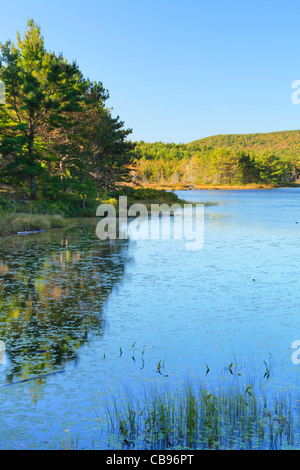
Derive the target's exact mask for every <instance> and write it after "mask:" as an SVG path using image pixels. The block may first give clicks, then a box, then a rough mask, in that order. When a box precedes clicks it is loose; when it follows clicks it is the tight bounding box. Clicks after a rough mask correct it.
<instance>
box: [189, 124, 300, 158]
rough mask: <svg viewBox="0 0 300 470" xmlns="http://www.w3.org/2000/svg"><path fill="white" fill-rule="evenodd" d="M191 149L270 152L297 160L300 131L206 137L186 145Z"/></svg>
mask: <svg viewBox="0 0 300 470" xmlns="http://www.w3.org/2000/svg"><path fill="white" fill-rule="evenodd" d="M188 146H189V147H190V148H192V149H199V148H226V149H234V150H244V151H254V152H257V153H262V152H270V153H272V154H273V155H276V156H278V157H280V158H282V159H287V160H288V159H293V158H295V159H297V158H299V155H300V130H295V131H281V132H268V133H261V134H228V135H216V136H212V137H206V138H204V139H201V140H196V141H194V142H191V143H190V144H189V145H188Z"/></svg>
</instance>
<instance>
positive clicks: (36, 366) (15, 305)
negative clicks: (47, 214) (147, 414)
mask: <svg viewBox="0 0 300 470" xmlns="http://www.w3.org/2000/svg"><path fill="white" fill-rule="evenodd" d="M94 232H95V230H94V228H93V229H91V227H89V228H78V229H75V230H72V232H70V231H67V232H56V233H52V234H43V235H39V236H34V237H26V238H22V239H20V238H17V237H13V238H11V239H6V240H5V241H2V242H1V244H0V339H1V340H3V341H5V343H6V354H7V356H8V360H9V363H10V367H9V368H8V374H7V377H6V378H7V381H8V382H13V381H15V380H23V379H24V380H25V379H27V378H28V377H29V376H32V375H36V374H43V373H45V372H47V373H48V372H51V371H55V370H58V369H59V370H60V369H61V368H62V367H63V366H64V364H66V362H68V361H76V360H77V359H78V349H79V348H80V346H82V345H83V344H84V343H86V342H87V341H88V340H89V338H90V337H91V335H103V331H104V319H103V315H102V312H103V303H104V302H105V300H106V299H107V298H108V296H109V294H110V293H111V291H112V289H113V288H114V286H115V285H116V284H118V283H119V282H120V281H121V280H122V277H123V275H124V270H125V265H126V263H128V262H129V255H128V242H127V241H123V242H122V241H115V242H113V243H112V242H103V241H102V242H101V241H99V240H98V239H97V238H96V236H95V233H94Z"/></svg>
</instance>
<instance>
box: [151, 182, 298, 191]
mask: <svg viewBox="0 0 300 470" xmlns="http://www.w3.org/2000/svg"><path fill="white" fill-rule="evenodd" d="M143 187H144V188H150V189H157V190H165V191H183V190H184V191H195V190H201V189H204V190H218V189H219V190H228V191H238V190H254V189H280V188H300V184H297V183H292V184H286V185H274V184H262V183H261V184H258V183H251V184H244V185H230V184H161V185H159V184H145V185H144V186H143Z"/></svg>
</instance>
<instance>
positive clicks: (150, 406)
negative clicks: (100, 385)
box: [106, 385, 300, 450]
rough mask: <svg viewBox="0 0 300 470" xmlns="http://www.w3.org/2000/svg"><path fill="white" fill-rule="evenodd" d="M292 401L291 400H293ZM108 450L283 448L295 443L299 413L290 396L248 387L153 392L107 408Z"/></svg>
mask: <svg viewBox="0 0 300 470" xmlns="http://www.w3.org/2000/svg"><path fill="white" fill-rule="evenodd" d="M293 403H294V402H293ZM106 419H107V429H108V436H109V438H108V441H109V443H108V445H109V447H110V448H116V449H118V448H123V449H133V448H135V449H144V450H166V449H270V450H271V449H284V448H290V447H293V448H294V447H295V446H296V447H297V446H299V445H300V437H299V436H300V432H299V431H300V419H299V409H298V407H297V406H296V404H295V403H294V404H292V400H291V399H290V397H286V396H284V397H281V398H280V397H277V396H274V397H273V399H270V398H269V399H267V398H266V397H265V396H261V397H257V396H255V394H254V392H253V391H252V387H251V386H249V387H247V388H246V389H245V390H241V389H239V388H233V389H227V390H226V391H225V390H222V389H220V390H218V391H216V392H211V391H208V390H207V389H206V388H205V387H203V386H201V385H199V386H191V385H187V386H186V387H185V388H184V389H183V390H181V391H177V392H176V393H174V391H170V390H167V389H165V390H164V391H158V390H157V389H152V390H150V391H148V392H147V393H146V394H145V397H144V398H143V399H136V400H135V399H134V398H132V397H131V398H128V400H127V402H126V403H125V404H120V402H119V401H116V400H114V402H113V405H110V406H109V405H107V413H106Z"/></svg>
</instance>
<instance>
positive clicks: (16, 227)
mask: <svg viewBox="0 0 300 470" xmlns="http://www.w3.org/2000/svg"><path fill="white" fill-rule="evenodd" d="M66 225H67V222H66V220H65V219H64V218H63V217H62V216H61V215H40V214H0V236H5V235H12V234H16V233H18V232H27V231H35V230H48V229H53V228H63V227H65V226H66Z"/></svg>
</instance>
